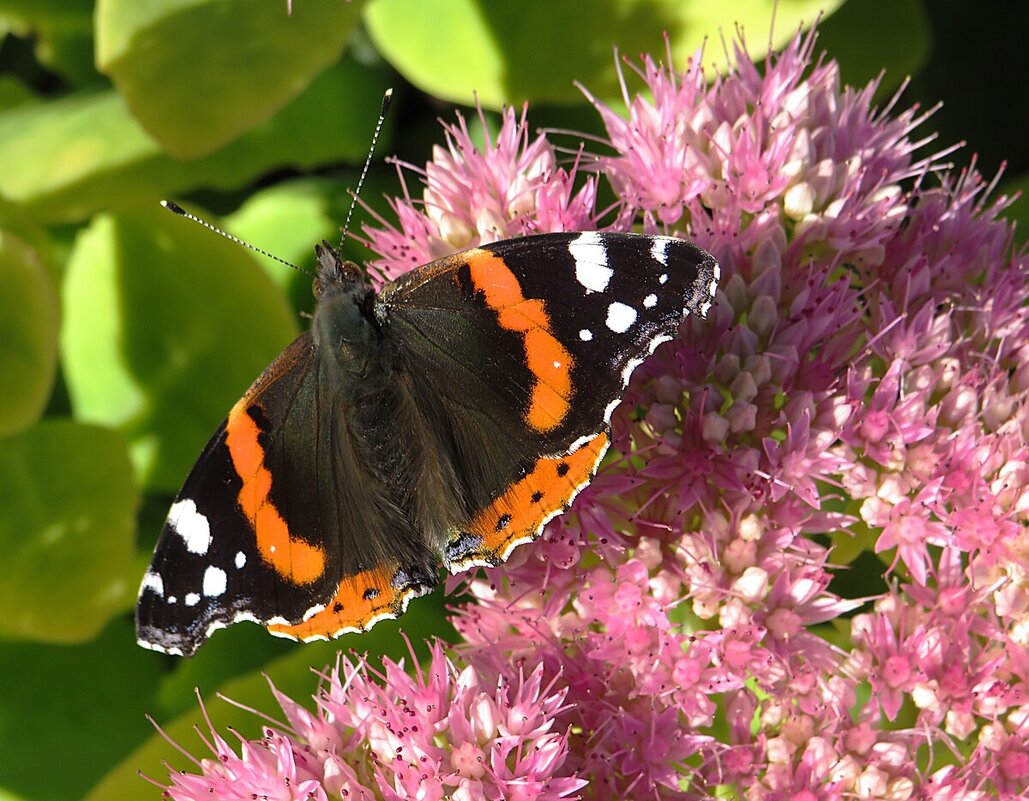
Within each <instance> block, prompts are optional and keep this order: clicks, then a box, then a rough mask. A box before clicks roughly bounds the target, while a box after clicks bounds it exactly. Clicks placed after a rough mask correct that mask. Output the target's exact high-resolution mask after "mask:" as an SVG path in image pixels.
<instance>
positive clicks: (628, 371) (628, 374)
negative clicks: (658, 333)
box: [622, 358, 643, 387]
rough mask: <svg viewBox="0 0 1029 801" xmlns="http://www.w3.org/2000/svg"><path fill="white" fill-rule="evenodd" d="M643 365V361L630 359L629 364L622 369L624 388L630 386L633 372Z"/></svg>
mask: <svg viewBox="0 0 1029 801" xmlns="http://www.w3.org/2000/svg"><path fill="white" fill-rule="evenodd" d="M641 364H643V359H642V358H640V359H629V362H628V364H626V365H625V367H623V368H622V386H623V387H627V386H629V379H630V378H632V371H633V370H635V369H636V368H637V367H639V366H640V365H641Z"/></svg>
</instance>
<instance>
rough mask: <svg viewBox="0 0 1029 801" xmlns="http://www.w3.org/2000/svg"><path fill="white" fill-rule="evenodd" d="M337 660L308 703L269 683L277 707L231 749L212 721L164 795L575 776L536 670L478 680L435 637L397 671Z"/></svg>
mask: <svg viewBox="0 0 1029 801" xmlns="http://www.w3.org/2000/svg"><path fill="white" fill-rule="evenodd" d="M404 668H405V665H404V663H403V661H401V662H399V663H397V662H392V661H390V660H388V659H387V660H384V661H383V670H382V672H381V673H378V674H373V673H372V672H371V671H370V670H369V668H368V667H367V666H366V665H364V664H355V663H352V662H350V661H348V660H345V659H341V660H340V661H339V663H338V664H337V665H336V666H335V667H334V668H333V669H332V670H331V671H328V672H327V673H326V674H325V676H324V682H323V686H322V688H321V690H320V692H319V693H318V695H317V696H316V697H315V699H314V700H315V711H314V712H311V711H309V710H308V709H307V708H306V707H304V706H302V705H300V704H298V703H296V702H295V701H293V700H292V699H290V698H289V697H287V696H286V695H284V694H282V693H280V692H278V691H277V690H274V688H273V691H274V693H275V696H276V698H277V700H278V702H279V705H280V707H281V708H282V712H283V714H284V715H285V719H286V720H285V722H284V723H283V724H282V725H281V727H279V728H272V727H268V728H266V729H265V733H264V737H263V738H261V739H260V740H258V741H252V742H251V741H247V740H245V739H242V738H240V740H241V742H240V747H239V752H238V753H237V751H236V750H235V749H233V748H232V747H230V746H229V744H228V743H227V742H226V741H225V740H224V739H223V738H221V737H220V736H219V735H218V734H217V733H216V732H214V731H213V730H212V732H211V735H210V740H209V741H207V743H208V747H209V749H210V750H211V752H212V754H213V755H214V759H206V760H203V762H201V763H200V767H201V771H202V772H201V774H199V775H192V774H176V773H173V774H171V777H170V780H169V781H170V783H169V785H168V787H167V792H168V796H169V797H171V798H173V799H175V801H197V800H198V799H211V798H217V799H240V800H241V801H246V800H247V799H254V798H268V799H269V801H294V799H296V801H300V800H301V799H312V801H314V799H317V800H318V801H324V800H327V799H330V798H332V799H337V798H346V799H355V800H356V801H360V800H361V799H368V801H371V799H385V800H386V801H403V800H404V799H425V800H426V801H428V799H444V798H448V799H454V800H455V801H479V800H480V799H483V800H484V799H492V798H510V799H518V800H519V801H521V799H526V800H527V799H538V800H539V801H557V799H561V798H567V797H569V796H572V795H574V794H575V792H576V791H577V790H578V789H580V788H581V787H582V786H583V785H584V784H585V782H584V781H583V780H581V779H578V778H576V776H575V775H574V774H573V773H571V772H570V771H568V770H567V767H566V765H565V763H566V758H567V754H568V737H569V734H568V732H567V731H564V730H559V729H558V728H557V727H556V726H555V718H556V716H557V715H558V714H559V713H560V712H561V710H562V709H563V707H564V699H565V696H566V695H567V692H568V691H567V690H566V689H564V688H559V687H556V686H554V685H553V683H551V684H550V685H547V686H545V685H544V684H543V679H542V669H539V668H538V669H536V670H534V671H532V672H531V673H530V674H528V675H519V676H518V678H517V679H515V680H514V681H512V680H510V679H508V678H506V677H505V678H501V679H498V680H495V681H493V682H491V683H489V684H485V683H483V681H482V680H481V679H480V676H479V674H478V672H477V671H476V670H475V668H473V667H471V666H468V667H465V668H463V669H459V668H458V667H457V666H455V664H454V663H453V662H452V661H451V660H450V659H448V658H447V656H446V655H445V654H444V653H443V650H442V648H441V646H440V645H439V644H437V645H435V646H433V648H432V651H431V655H430V659H429V661H428V663H427V664H426V665H424V666H416V668H415V670H414V675H410V674H408V673H407V672H405V669H404Z"/></svg>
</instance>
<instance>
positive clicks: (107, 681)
mask: <svg viewBox="0 0 1029 801" xmlns="http://www.w3.org/2000/svg"><path fill="white" fill-rule="evenodd" d="M51 586H52V585H51ZM4 608H5V609H9V608H11V607H7V606H5V607H4ZM152 667H153V665H152V664H151V660H150V659H149V658H148V654H147V652H145V651H144V650H143V649H142V648H139V647H137V646H136V642H135V637H134V635H133V632H132V624H131V623H130V622H129V620H128V619H122V620H118V621H115V622H114V623H112V624H111V625H110V626H108V627H107V628H106V629H105V630H104V631H103V633H102V634H101V635H100V637H99V638H98V639H96V640H94V641H93V642H90V643H87V644H84V645H73V646H69V645H42V644H38V643H0V676H3V677H4V701H3V704H0V753H2V754H3V759H0V798H18V799H25V801H68V800H69V799H75V798H81V797H82V796H83V794H84V793H86V792H87V791H88V790H89V788H90V787H91V786H93V785H94V784H95V783H96V782H97V780H98V779H100V777H102V776H103V775H104V774H105V773H106V772H107V771H108V770H110V769H111V767H112V766H114V765H116V764H117V762H118V760H119V759H121V758H122V757H123V756H124V755H125V752H126V751H127V750H128V749H130V748H132V747H133V746H134V745H136V744H137V743H139V742H140V741H141V740H142V739H143V738H144V737H147V736H148V735H150V734H151V733H152V732H153V729H152V728H151V727H150V724H149V723H147V721H146V719H145V718H144V717H143V712H142V711H143V710H144V709H146V708H147V707H148V706H149V705H150V704H151V703H152V700H151V699H152V698H153V696H154V692H155V689H156V685H157V679H158V675H159V674H158V672H157V671H156V670H153V669H148V668H152ZM137 790H138V791H139V792H138V794H137V798H156V797H157V793H156V792H151V793H148V792H147V788H146V786H145V785H140V786H138V787H137Z"/></svg>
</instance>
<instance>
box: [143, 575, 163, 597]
mask: <svg viewBox="0 0 1029 801" xmlns="http://www.w3.org/2000/svg"><path fill="white" fill-rule="evenodd" d="M143 590H153V592H154V593H155V594H157V595H164V579H162V578H161V574H160V573H150V572H149V571H148V572H147V574H146V575H145V576H143V585H142V586H141V587H140V588H139V592H140V595H142V594H143Z"/></svg>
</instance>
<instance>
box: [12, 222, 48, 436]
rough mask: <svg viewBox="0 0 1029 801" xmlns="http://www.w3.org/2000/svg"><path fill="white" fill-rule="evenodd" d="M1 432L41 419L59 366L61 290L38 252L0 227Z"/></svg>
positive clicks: (23, 426)
mask: <svg viewBox="0 0 1029 801" xmlns="http://www.w3.org/2000/svg"><path fill="white" fill-rule="evenodd" d="M0 287H3V291H2V292H0V342H3V343H4V346H3V348H0V384H2V385H3V387H4V391H3V392H2V393H0V436H4V435H7V434H12V433H14V432H16V431H20V430H22V429H24V428H27V427H28V426H30V425H31V424H32V423H34V422H36V420H38V419H39V417H40V415H41V414H42V413H43V408H44V407H45V406H46V401H47V398H49V397H50V388H51V387H52V386H53V382H54V371H55V369H56V367H57V324H58V322H57V321H58V314H59V310H58V306H57V293H56V291H55V290H54V286H53V284H52V283H51V281H50V276H49V275H48V274H47V270H46V267H45V265H44V264H43V261H42V259H41V258H40V256H39V254H38V253H37V252H36V251H35V250H34V249H32V248H31V247H29V246H28V245H27V244H25V242H23V241H22V240H21V239H18V238H17V237H15V236H13V235H12V234H10V233H9V232H6V231H2V230H0Z"/></svg>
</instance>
